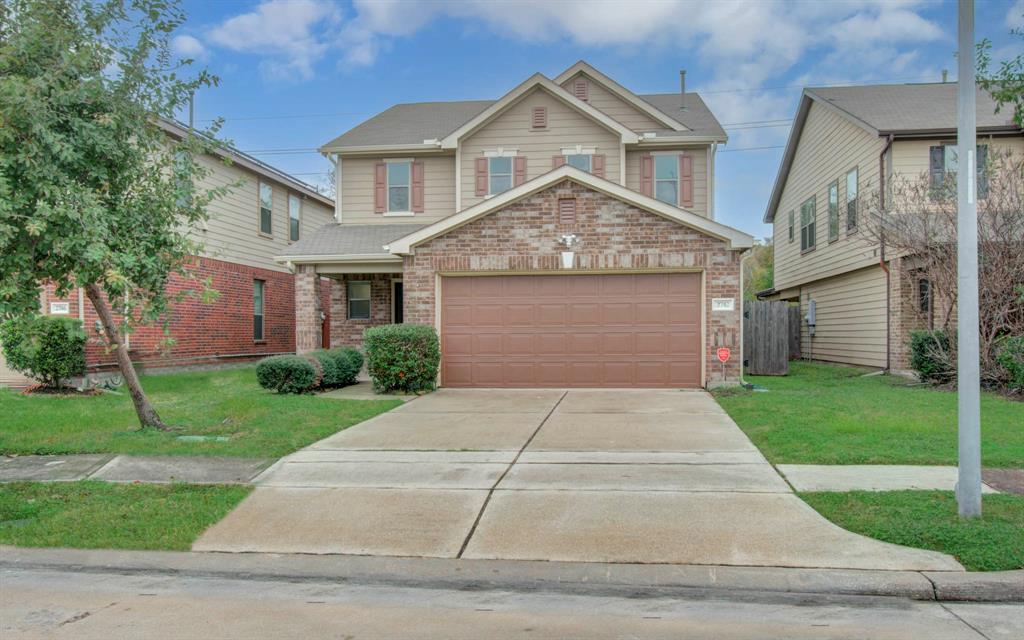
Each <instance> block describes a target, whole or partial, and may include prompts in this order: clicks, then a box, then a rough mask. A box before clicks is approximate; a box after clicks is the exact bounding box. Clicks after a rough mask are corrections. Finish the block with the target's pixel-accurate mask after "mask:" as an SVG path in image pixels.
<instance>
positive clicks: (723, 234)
mask: <svg viewBox="0 0 1024 640" xmlns="http://www.w3.org/2000/svg"><path fill="white" fill-rule="evenodd" d="M725 141H726V136H725V133H724V131H723V130H722V128H721V126H720V125H719V123H718V122H717V120H716V119H715V118H714V116H713V115H712V114H711V112H710V111H709V110H708V109H707V107H706V106H705V104H704V102H703V101H702V100H701V99H700V97H699V96H698V95H696V94H693V93H689V94H687V93H677V94H657V95H636V94H634V93H632V92H631V91H629V90H628V89H626V88H625V87H623V86H621V85H620V84H619V83H617V82H615V81H614V80H612V79H611V78H608V77H607V76H605V75H604V74H602V73H601V72H599V71H597V70H596V69H594V68H593V67H591V66H590V65H588V64H586V63H584V62H580V63H577V64H575V65H573V66H572V67H570V68H569V69H567V70H565V71H564V72H563V73H561V74H559V75H558V76H557V77H555V78H553V79H551V78H548V77H546V76H544V75H541V74H535V75H533V76H531V77H530V78H527V79H526V80H525V81H523V82H522V83H521V84H519V85H518V86H516V87H515V88H513V89H512V90H511V91H509V92H508V93H507V94H505V95H504V96H502V97H501V98H500V99H498V100H476V101H463V102H437V103H417V104H400V105H396V106H394V107H391V108H390V109H387V110H385V111H383V112H382V113H380V114H378V115H376V116H374V117H372V118H370V119H369V120H367V121H365V122H363V123H362V124H360V125H358V126H356V127H355V128H353V129H351V130H350V131H348V132H346V133H345V134H343V135H341V136H340V137H338V138H336V139H334V140H332V141H330V142H328V143H327V144H325V145H324V146H323V147H322V148H321V151H322V152H323V153H324V154H325V155H328V156H329V157H331V158H332V159H333V161H334V162H335V165H336V168H337V192H338V194H339V197H338V199H337V202H336V207H335V222H334V223H333V224H330V225H328V226H326V227H324V228H323V229H320V230H319V231H317V232H316V233H315V234H311V235H309V236H307V238H305V239H304V240H302V241H300V242H298V243H297V244H295V245H294V246H292V247H290V248H289V251H287V252H286V253H282V254H281V255H279V256H278V260H279V261H281V262H282V263H284V264H288V265H289V266H291V267H292V268H294V269H295V270H296V278H297V283H296V302H295V309H296V314H297V317H296V325H297V344H296V346H297V349H298V350H299V351H300V352H301V351H305V350H309V349H312V348H315V347H317V346H318V340H319V335H320V334H319V329H318V327H319V324H318V323H319V318H320V317H321V313H322V312H325V311H327V310H326V309H322V308H320V307H318V303H319V300H320V299H321V296H322V289H323V287H322V286H321V284H320V282H321V278H322V277H324V276H326V277H328V278H330V279H331V285H330V286H329V289H330V295H329V297H330V309H329V311H330V316H331V327H330V334H331V339H332V343H333V344H349V345H351V344H359V343H361V340H362V332H363V330H364V329H365V328H366V327H368V326H373V325H377V324H383V323H390V322H403V321H404V322H415V323H424V324H430V325H434V326H435V327H436V328H437V329H438V331H439V333H440V336H441V342H442V371H441V384H443V385H446V386H488V387H502V386H507V387H531V386H540V387H543V386H548V387H559V386H623V387H625V386H652V387H658V386H661V387H701V386H705V385H707V384H708V383H709V382H713V381H719V380H723V379H724V380H727V381H733V380H736V379H737V378H738V375H739V369H738V366H737V359H736V358H733V359H732V360H730V361H729V363H728V364H726V365H724V366H723V364H722V363H720V362H719V361H718V360H717V359H716V356H715V352H716V349H717V348H718V347H731V348H734V349H735V348H736V347H737V346H738V344H739V318H740V315H739V308H740V303H739V297H740V292H739V260H740V254H741V253H742V252H743V251H744V250H746V249H747V248H749V247H750V246H751V243H752V238H751V237H750V236H749V235H747V234H745V233H743V232H740V231H738V230H736V229H733V228H730V227H727V226H725V225H722V224H720V223H718V222H716V221H715V220H714V161H715V152H716V149H717V146H718V145H719V144H722V143H724V142H725ZM713 299H717V300H716V302H715V304H714V306H715V309H716V310H712V306H713Z"/></svg>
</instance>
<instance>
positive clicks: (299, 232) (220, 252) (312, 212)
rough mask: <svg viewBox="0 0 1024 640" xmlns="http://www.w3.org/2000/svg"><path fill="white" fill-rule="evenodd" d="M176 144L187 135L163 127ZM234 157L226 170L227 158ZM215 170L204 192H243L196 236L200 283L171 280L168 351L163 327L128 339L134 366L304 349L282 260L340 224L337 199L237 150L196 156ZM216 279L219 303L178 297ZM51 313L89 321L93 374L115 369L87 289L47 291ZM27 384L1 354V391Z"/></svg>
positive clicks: (43, 297) (193, 267)
mask: <svg viewBox="0 0 1024 640" xmlns="http://www.w3.org/2000/svg"><path fill="white" fill-rule="evenodd" d="M161 125H162V126H163V128H164V130H165V131H166V132H167V134H168V135H169V136H170V137H172V138H174V137H180V136H184V135H186V134H187V130H186V128H184V127H182V126H180V125H178V124H176V123H174V122H169V121H163V122H161ZM225 157H226V158H228V159H230V164H225V162H224V159H225ZM197 161H198V162H200V163H201V164H203V165H204V166H205V167H206V168H207V169H209V175H208V176H207V177H206V178H205V179H204V180H203V182H202V183H201V184H199V185H198V188H200V189H207V188H213V187H214V186H225V185H237V186H235V187H233V188H232V189H231V190H230V192H229V193H228V194H227V195H226V196H224V197H222V198H218V199H216V200H214V201H213V202H212V203H211V204H210V207H209V210H208V213H209V220H208V221H207V222H206V223H205V224H204V225H202V226H200V227H197V228H194V229H192V230H191V233H192V234H193V236H194V237H195V239H196V240H197V241H199V242H201V243H202V244H203V252H202V254H201V255H198V256H195V257H194V259H193V260H192V262H191V264H190V265H189V269H190V271H191V272H192V273H193V274H194V275H195V280H192V279H189V278H184V277H181V276H179V275H177V274H175V275H172V277H171V278H170V281H169V283H168V287H167V290H168V295H169V296H171V298H172V301H174V302H173V304H172V305H171V312H170V318H169V320H170V327H169V328H170V335H171V337H172V338H173V339H174V344H173V345H172V346H170V348H168V347H167V346H166V345H165V344H164V343H165V335H164V331H163V328H162V327H159V326H141V327H139V328H138V329H137V330H136V331H134V332H133V333H131V334H130V336H129V337H128V344H129V348H130V352H131V356H132V360H133V361H135V362H136V363H138V364H141V365H145V366H150V367H182V366H192V365H208V364H219V363H230V362H238V361H244V360H251V359H254V358H259V357H263V356H265V355H271V354H279V353H291V352H293V351H294V350H295V309H294V306H293V305H294V303H295V289H294V281H295V278H294V275H293V274H292V273H291V271H289V269H288V268H287V267H285V266H284V265H282V264H280V263H279V262H276V261H275V260H274V256H276V255H279V254H280V253H282V252H286V251H287V250H288V247H290V246H292V245H293V244H294V243H296V242H298V241H300V240H301V239H303V238H305V237H306V236H308V235H310V234H312V233H313V232H315V231H316V230H317V229H319V228H321V227H322V226H323V225H324V224H327V223H328V222H330V221H331V220H332V219H333V216H334V202H333V200H331V199H330V198H327V197H324V196H323V195H321V194H319V193H317V191H316V190H314V189H312V188H311V187H310V186H309V185H307V184H306V183H304V182H302V181H300V180H298V179H296V178H294V177H292V176H289V175H288V174H286V173H284V172H282V171H280V170H278V169H276V168H274V167H272V166H270V165H268V164H266V163H263V162H261V161H259V160H257V159H256V158H253V157H252V156H249V155H247V154H244V153H242V152H240V151H237V150H235V149H232V148H228V147H223V148H220V149H219V150H218V152H217V153H216V155H210V156H203V157H200V158H198V159H197ZM206 281H208V282H209V283H210V287H211V288H212V289H214V290H215V291H217V293H218V296H217V298H216V300H214V301H212V302H204V301H201V300H199V299H197V298H196V297H194V296H186V297H184V298H182V299H181V300H175V298H176V297H177V294H178V293H180V292H182V291H183V290H186V289H191V290H196V289H197V288H199V287H200V286H201V283H203V282H206ZM40 303H41V310H42V312H43V313H48V314H59V315H68V316H71V317H77V318H79V319H81V320H82V321H83V322H84V324H85V328H86V330H87V331H88V332H89V333H90V335H91V336H92V339H90V340H89V343H88V344H87V347H86V363H87V365H88V367H89V371H98V370H104V369H109V368H113V367H115V366H116V364H115V361H114V355H113V354H112V353H108V352H107V351H106V349H105V347H104V346H103V342H102V340H100V339H99V337H98V333H97V331H96V329H95V327H96V322H97V320H98V317H97V315H96V312H95V310H94V309H93V308H92V305H91V304H89V303H88V302H87V301H86V299H85V296H84V295H83V292H82V291H80V290H78V289H73V290H72V292H71V295H70V296H68V297H66V298H60V297H57V296H56V293H55V287H54V286H52V285H51V286H48V287H45V288H44V289H43V290H42V291H41V293H40ZM27 383H28V380H27V379H26V378H24V377H23V376H22V375H21V374H19V373H18V372H15V371H12V370H10V369H8V368H7V367H6V366H5V365H4V362H3V357H2V354H0V386H7V385H9V386H22V385H24V384H27Z"/></svg>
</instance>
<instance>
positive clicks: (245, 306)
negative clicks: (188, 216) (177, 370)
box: [41, 258, 328, 370]
mask: <svg viewBox="0 0 1024 640" xmlns="http://www.w3.org/2000/svg"><path fill="white" fill-rule="evenodd" d="M188 270H189V272H191V273H192V274H193V275H194V277H184V276H181V275H178V274H173V275H172V276H171V277H170V280H169V282H168V285H167V295H168V298H169V300H170V311H169V318H168V319H169V330H170V336H171V337H172V338H173V339H174V344H173V345H172V346H171V347H170V348H167V347H166V345H165V339H166V336H165V334H164V330H163V328H162V326H160V325H159V324H156V325H152V326H139V327H137V328H136V329H135V331H133V332H132V334H131V336H130V338H129V346H130V352H131V356H132V360H133V361H135V362H136V363H139V364H142V365H146V366H156V367H176V366H190V365H197V364H213V363H223V362H233V361H241V360H249V359H254V358H259V357H263V356H265V355H270V354H277V353H291V352H293V351H294V350H295V299H296V298H295V285H294V282H295V278H294V276H293V275H292V274H291V273H287V272H280V271H271V270H269V269H259V268H255V267H249V266H246V265H241V264H236V263H232V262H225V261H222V260H214V259H211V258H195V259H193V261H192V262H191V263H190V264H189V266H188ZM207 279H209V281H210V287H211V288H212V289H214V290H215V291H217V293H218V296H217V299H216V300H215V301H213V302H209V303H207V302H203V301H202V300H200V299H198V298H196V297H193V296H185V297H183V298H182V299H181V300H177V299H176V298H177V297H178V296H179V295H180V294H183V293H184V292H185V291H187V290H197V289H198V288H199V286H200V285H199V283H201V282H203V281H205V280H207ZM254 280H263V281H264V282H265V283H266V284H265V285H264V286H265V288H264V320H263V338H264V339H263V340H260V341H256V340H254V339H253V281H254ZM55 289H56V288H55V287H54V286H53V285H50V286H48V287H46V288H45V289H44V291H43V292H42V295H41V298H42V308H43V312H44V313H49V312H50V304H49V303H50V302H67V303H68V306H69V314H68V315H69V316H70V317H81V316H80V313H79V295H78V290H77V289H72V290H71V292H70V293H69V294H68V295H67V297H62V298H58V297H57V296H56V293H55ZM326 294H327V292H326V291H325V292H324V299H323V300H324V301H323V305H324V308H328V305H327V298H326ZM82 300H83V303H84V304H83V307H84V308H83V309H82V314H81V315H84V321H85V328H86V331H87V332H88V333H89V336H90V338H89V341H88V344H87V346H86V362H87V363H88V365H89V367H90V369H93V370H96V369H107V368H111V367H114V366H116V365H115V361H114V357H113V354H110V353H107V350H106V347H105V341H104V340H103V339H102V338H101V337H100V336H99V334H98V333H97V331H96V326H97V320H98V317H97V315H96V311H95V310H94V309H93V308H92V304H90V303H89V301H88V298H84V297H83V298H82Z"/></svg>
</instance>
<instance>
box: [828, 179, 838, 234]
mask: <svg viewBox="0 0 1024 640" xmlns="http://www.w3.org/2000/svg"><path fill="white" fill-rule="evenodd" d="M838 239H839V179H838V178H836V180H835V181H834V182H833V183H832V184H830V185H828V241H829V242H835V241H836V240H838Z"/></svg>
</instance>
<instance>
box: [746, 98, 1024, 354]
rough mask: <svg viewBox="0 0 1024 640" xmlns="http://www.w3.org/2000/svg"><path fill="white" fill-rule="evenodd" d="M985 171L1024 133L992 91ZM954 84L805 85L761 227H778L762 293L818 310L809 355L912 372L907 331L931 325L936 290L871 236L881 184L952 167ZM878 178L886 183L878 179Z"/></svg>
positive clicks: (981, 163) (983, 136) (983, 125)
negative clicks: (771, 271)
mask: <svg viewBox="0 0 1024 640" xmlns="http://www.w3.org/2000/svg"><path fill="white" fill-rule="evenodd" d="M977 131H978V153H977V158H978V169H979V173H980V174H981V175H983V174H984V171H985V167H986V164H985V158H986V157H988V156H989V152H991V153H992V154H993V155H994V154H996V153H1012V154H1016V155H1017V157H1020V154H1022V153H1024V135H1022V132H1021V129H1020V127H1018V126H1017V125H1015V124H1014V123H1013V120H1012V113H1011V111H1010V110H1008V109H1004V110H1003V111H1002V112H1000V113H996V104H995V102H994V101H993V100H992V97H991V95H989V94H988V93H987V92H985V91H982V90H979V91H978V94H977ZM955 144H956V84H955V83H932V84H900V85H872V86H858V87H829V88H808V89H805V90H804V92H803V95H802V97H801V100H800V105H799V107H798V109H797V113H796V118H795V119H794V124H793V128H792V131H791V133H790V136H789V141H788V143H787V145H786V149H785V151H784V152H783V159H782V164H781V166H780V168H779V173H778V177H777V178H776V181H775V186H774V188H773V190H772V194H771V199H770V200H769V203H768V207H767V210H766V211H765V215H764V221H765V222H766V223H770V224H772V225H773V241H774V252H775V281H774V287H773V290H772V291H769V292H764V293H763V297H765V298H768V299H775V300H789V301H792V302H795V303H799V304H800V306H801V311H802V313H801V315H805V314H806V312H807V309H808V306H809V303H810V301H812V300H813V301H814V304H815V320H816V326H815V331H814V335H813V336H811V335H810V333H809V330H808V327H807V324H806V322H803V323H802V327H803V329H802V331H803V335H802V340H801V345H802V347H801V348H802V351H803V356H804V357H805V358H813V359H815V360H825V361H832V362H840V363H848V364H856V365H863V366H870V367H878V368H885V369H893V370H906V369H908V368H909V352H908V340H909V332H910V331H911V330H914V329H917V328H924V327H925V325H926V324H927V319H929V318H931V319H932V321H933V322H934V317H933V313H938V311H939V308H938V305H936V299H937V297H938V296H941V295H942V292H933V291H932V287H931V284H930V283H929V282H927V281H926V280H921V279H920V278H918V277H916V276H915V273H916V272H915V271H914V270H913V260H912V257H909V259H908V257H906V256H898V255H896V256H894V255H892V252H891V251H890V252H889V254H888V255H886V254H885V252H883V250H882V247H881V246H880V242H879V238H878V235H877V234H872V233H867V232H865V231H866V225H867V224H869V221H868V220H867V219H866V216H868V215H869V214H870V209H871V207H872V206H873V205H872V202H877V198H878V196H879V192H880V191H879V190H880V189H883V190H884V189H885V188H886V187H885V185H893V184H906V183H907V182H911V181H917V180H926V181H930V182H931V183H933V184H934V183H936V182H941V181H942V180H943V179H944V177H945V176H946V175H947V173H948V172H950V171H955V170H956V153H955V148H954V147H953V146H952V145H955ZM880 177H881V178H882V180H881V182H880V181H879V178H880Z"/></svg>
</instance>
